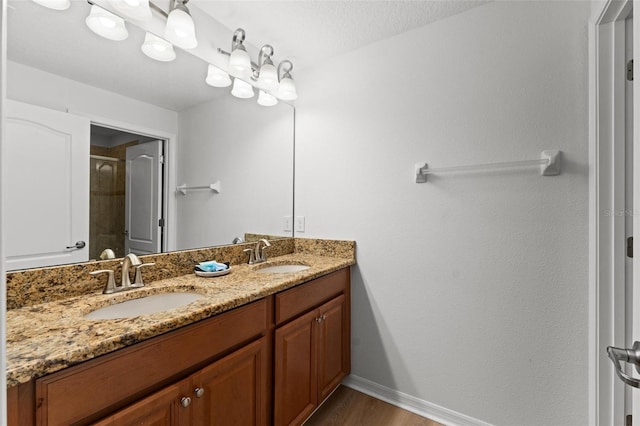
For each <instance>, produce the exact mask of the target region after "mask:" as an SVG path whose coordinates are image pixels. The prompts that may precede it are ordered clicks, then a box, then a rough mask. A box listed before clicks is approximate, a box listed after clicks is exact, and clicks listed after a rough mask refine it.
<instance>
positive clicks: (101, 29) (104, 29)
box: [85, 4, 129, 41]
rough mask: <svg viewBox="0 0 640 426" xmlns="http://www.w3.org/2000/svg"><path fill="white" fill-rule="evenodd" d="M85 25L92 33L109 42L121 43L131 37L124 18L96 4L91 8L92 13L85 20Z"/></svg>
mask: <svg viewBox="0 0 640 426" xmlns="http://www.w3.org/2000/svg"><path fill="white" fill-rule="evenodd" d="M85 23H86V24H87V26H88V27H89V28H90V29H91V31H93V32H94V33H96V34H98V35H99V36H101V37H104V38H106V39H109V40H116V41H119V40H124V39H126V38H127V37H129V32H128V31H127V27H126V26H125V25H124V20H123V19H122V18H120V17H119V16H116V15H114V14H113V13H111V12H109V11H107V10H104V9H102V8H101V7H99V6H96V5H95V4H94V5H92V6H91V12H90V13H89V16H87V19H85Z"/></svg>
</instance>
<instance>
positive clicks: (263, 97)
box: [258, 90, 278, 106]
mask: <svg viewBox="0 0 640 426" xmlns="http://www.w3.org/2000/svg"><path fill="white" fill-rule="evenodd" d="M277 104H278V99H277V98H276V97H275V96H273V95H272V94H269V93H267V92H265V91H263V90H261V91H260V93H258V105H262V106H274V105H277Z"/></svg>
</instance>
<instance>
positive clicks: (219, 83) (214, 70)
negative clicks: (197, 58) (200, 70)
mask: <svg viewBox="0 0 640 426" xmlns="http://www.w3.org/2000/svg"><path fill="white" fill-rule="evenodd" d="M205 81H206V83H207V84H208V85H209V86H213V87H229V86H231V79H230V78H229V74H227V73H226V72H224V71H222V70H221V69H220V68H218V67H216V66H214V65H211V64H209V68H208V70H207V78H206V80H205Z"/></svg>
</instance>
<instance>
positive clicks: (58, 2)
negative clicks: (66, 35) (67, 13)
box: [33, 0, 71, 10]
mask: <svg viewBox="0 0 640 426" xmlns="http://www.w3.org/2000/svg"><path fill="white" fill-rule="evenodd" d="M33 2H34V3H38V4H39V5H40V6H44V7H48V8H49V9H54V10H67V9H69V6H71V1H70V0H33Z"/></svg>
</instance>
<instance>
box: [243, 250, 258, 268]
mask: <svg viewBox="0 0 640 426" xmlns="http://www.w3.org/2000/svg"><path fill="white" fill-rule="evenodd" d="M242 251H243V252H245V253H249V262H248V263H249V265H253V264H254V263H256V254H255V251H254V250H253V249H250V248H248V249H244V250H242Z"/></svg>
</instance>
